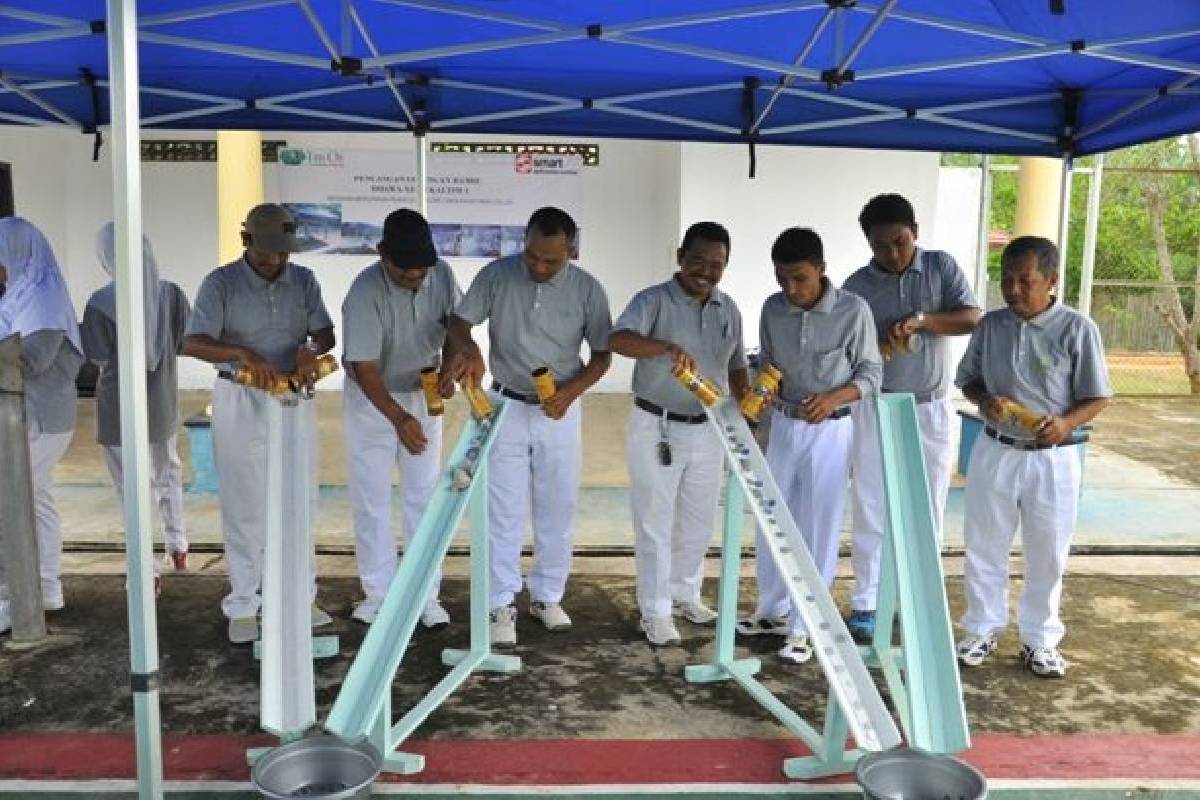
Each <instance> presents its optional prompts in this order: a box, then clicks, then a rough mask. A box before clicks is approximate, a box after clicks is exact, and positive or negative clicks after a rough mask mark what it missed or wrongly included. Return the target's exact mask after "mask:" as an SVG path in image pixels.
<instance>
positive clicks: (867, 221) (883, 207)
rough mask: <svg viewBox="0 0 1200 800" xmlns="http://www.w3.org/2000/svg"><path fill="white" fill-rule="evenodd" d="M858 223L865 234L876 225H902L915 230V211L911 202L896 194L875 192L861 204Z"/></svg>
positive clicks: (869, 232) (868, 233) (868, 234)
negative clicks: (865, 202) (864, 203)
mask: <svg viewBox="0 0 1200 800" xmlns="http://www.w3.org/2000/svg"><path fill="white" fill-rule="evenodd" d="M858 224H859V227H861V228H862V232H863V233H864V234H865V235H867V236H870V234H871V228H873V227H874V226H876V225H904V226H906V227H908V228H911V229H912V230H914V231H915V230H916V229H917V213H916V212H915V211H913V207H912V203H910V202H908V201H907V200H905V199H904V198H903V197H902V196H900V195H898V194H877V195H875V196H874V197H872V198H871V199H870V200H868V201H867V204H866V205H865V206H863V210H862V213H860V214H859V215H858Z"/></svg>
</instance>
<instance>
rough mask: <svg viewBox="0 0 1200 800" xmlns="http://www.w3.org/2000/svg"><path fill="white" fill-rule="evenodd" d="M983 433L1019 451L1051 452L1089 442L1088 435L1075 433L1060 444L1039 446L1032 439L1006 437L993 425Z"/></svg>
mask: <svg viewBox="0 0 1200 800" xmlns="http://www.w3.org/2000/svg"><path fill="white" fill-rule="evenodd" d="M983 432H984V433H986V434H987V435H988V436H990V437H991V438H993V439H995V440H996V441H997V442H999V443H1000V444H1006V445H1008V446H1009V447H1012V448H1015V449H1017V450H1051V449H1053V448H1055V447H1071V446H1072V445H1076V444H1083V443H1084V442H1086V441H1087V440H1088V435H1087V434H1086V433H1081V432H1075V433H1072V434H1071V435H1070V437H1068V438H1067V439H1064V440H1063V441H1061V442H1059V443H1058V444H1038V443H1037V442H1036V441H1034V440H1032V439H1016V438H1013V437H1012V436H1006V435H1005V434H1003V433H1001V432H1000V431H998V430H996V429H995V428H993V427H992V426H991V425H988V426H986V427H984V429H983Z"/></svg>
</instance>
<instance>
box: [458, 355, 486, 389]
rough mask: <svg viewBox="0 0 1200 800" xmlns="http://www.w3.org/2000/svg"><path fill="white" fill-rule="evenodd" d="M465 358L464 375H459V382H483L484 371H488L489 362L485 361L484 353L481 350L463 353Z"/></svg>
mask: <svg viewBox="0 0 1200 800" xmlns="http://www.w3.org/2000/svg"><path fill="white" fill-rule="evenodd" d="M461 356H462V359H463V366H462V375H461V376H460V377H459V379H458V380H459V383H474V384H477V385H478V384H481V383H482V382H483V376H484V373H486V372H487V364H485V363H483V354H482V353H480V352H479V350H475V351H474V352H469V353H462V354H461Z"/></svg>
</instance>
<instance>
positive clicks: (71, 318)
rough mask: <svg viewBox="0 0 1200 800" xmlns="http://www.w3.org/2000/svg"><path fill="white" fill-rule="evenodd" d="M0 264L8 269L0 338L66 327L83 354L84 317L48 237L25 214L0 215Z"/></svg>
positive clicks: (0, 305)
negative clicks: (80, 316)
mask: <svg viewBox="0 0 1200 800" xmlns="http://www.w3.org/2000/svg"><path fill="white" fill-rule="evenodd" d="M0 264H3V265H4V269H5V271H6V272H7V273H8V278H7V281H6V286H5V291H4V296H3V297H0V339H7V338H8V337H9V336H11V335H12V334H14V333H19V334H21V336H26V337H27V336H30V335H32V334H34V333H37V332H38V331H62V332H63V333H64V334H66V337H67V339H69V340H70V342H71V344H72V345H74V346H75V349H76V350H77V351H79V353H81V354H82V353H83V347H82V346H81V345H80V344H79V322H78V320H77V319H76V318H75V307H74V306H73V305H71V295H70V294H69V293H68V292H67V284H66V282H65V281H64V280H63V277H62V273H61V272H60V271H59V269H58V262H57V261H56V260H55V258H54V251H53V250H51V249H50V243H49V242H48V241H46V237H45V236H44V235H43V234H42V232H41V231H39V230H38V229H37V228H35V227H34V226H33V223H31V222H29V221H28V220H26V219H22V218H21V217H8V218H7V219H0Z"/></svg>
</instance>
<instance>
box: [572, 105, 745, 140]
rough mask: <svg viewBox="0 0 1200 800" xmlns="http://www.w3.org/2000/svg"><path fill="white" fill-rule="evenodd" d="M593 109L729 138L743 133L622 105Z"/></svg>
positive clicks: (714, 123)
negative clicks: (719, 134)
mask: <svg viewBox="0 0 1200 800" xmlns="http://www.w3.org/2000/svg"><path fill="white" fill-rule="evenodd" d="M592 109H593V110H595V111H604V112H606V113H609V114H620V115H622V116H626V117H636V118H639V119H648V120H654V121H655V122H667V123H670V124H672V125H681V126H683V127H685V128H697V129H699V130H705V131H712V132H714V133H723V134H726V135H728V136H740V135H741V133H742V131H741V129H740V128H734V127H732V126H730V125H720V124H718V123H716V122H705V121H704V120H699V119H689V118H688V117H679V116H676V115H674V114H660V113H658V112H657V111H646V110H644V109H640V108H627V107H625V106H623V105H620V104H613V103H607V102H597V103H595V104H593V105H592Z"/></svg>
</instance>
